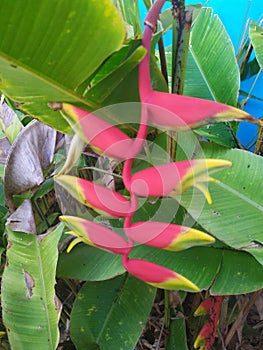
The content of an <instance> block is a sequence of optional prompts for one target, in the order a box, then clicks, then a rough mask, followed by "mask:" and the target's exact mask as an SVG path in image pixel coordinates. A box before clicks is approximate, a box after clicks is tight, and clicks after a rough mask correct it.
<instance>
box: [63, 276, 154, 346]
mask: <svg viewBox="0 0 263 350" xmlns="http://www.w3.org/2000/svg"><path fill="white" fill-rule="evenodd" d="M155 290H156V289H155V288H153V287H151V286H149V285H147V284H145V283H143V282H141V281H139V280H137V279H136V278H134V277H132V276H130V275H128V276H127V275H123V276H119V277H116V278H114V279H111V280H108V281H104V282H88V283H86V284H85V285H84V287H83V288H82V289H81V290H80V292H79V294H78V296H77V299H76V301H75V303H74V306H73V310H72V314H71V321H70V325H71V328H70V333H71V336H72V340H73V342H74V344H75V346H76V348H77V349H79V350H82V349H89V350H95V349H96V350H99V349H100V350H116V349H123V350H133V349H134V347H135V345H136V342H137V340H138V338H139V336H140V334H141V332H142V331H143V328H144V326H145V323H146V321H147V317H148V315H149V313H150V310H151V307H152V303H153V300H154V297H155Z"/></svg>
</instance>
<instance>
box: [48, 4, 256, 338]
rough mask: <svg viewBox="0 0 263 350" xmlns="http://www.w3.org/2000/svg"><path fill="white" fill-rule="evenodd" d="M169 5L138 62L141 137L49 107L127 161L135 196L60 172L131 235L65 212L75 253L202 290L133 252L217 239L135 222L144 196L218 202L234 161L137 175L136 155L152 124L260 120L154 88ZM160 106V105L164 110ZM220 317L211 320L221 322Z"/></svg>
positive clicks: (149, 279)
mask: <svg viewBox="0 0 263 350" xmlns="http://www.w3.org/2000/svg"><path fill="white" fill-rule="evenodd" d="M164 2H165V1H164V0H157V1H156V2H155V3H154V5H153V7H152V9H151V10H150V11H149V14H148V16H147V18H146V20H145V24H146V26H145V31H144V34H143V40H142V43H143V46H144V47H145V48H146V49H147V54H146V56H145V58H144V59H143V60H142V62H141V63H140V67H139V90H140V97H141V102H142V105H141V120H140V127H139V130H138V133H137V136H136V138H135V139H134V140H132V139H131V138H129V137H128V136H127V135H126V134H125V133H123V132H122V131H121V130H119V129H118V128H117V127H115V126H113V125H111V124H109V123H108V122H106V121H105V120H103V119H100V118H99V117H98V116H96V115H95V114H93V113H90V112H87V111H85V110H83V109H81V108H79V107H75V106H72V105H69V104H67V103H58V104H52V103H51V104H50V106H53V108H57V109H61V110H62V111H63V113H64V115H65V118H66V119H67V120H68V121H69V123H70V124H71V125H72V127H74V128H75V130H76V132H77V133H78V134H79V136H80V137H81V138H82V139H83V140H85V141H86V142H88V143H89V144H90V145H91V147H93V148H94V149H95V150H96V151H97V152H98V153H99V154H100V153H101V152H102V153H103V155H104V156H108V157H110V158H114V159H117V160H124V159H125V162H124V167H123V182H124V185H125V187H126V189H127V190H128V191H129V192H130V199H127V198H126V197H124V196H122V195H121V194H119V193H118V192H115V191H112V190H110V189H108V188H106V187H104V186H101V185H99V184H97V183H95V182H92V181H88V180H84V179H80V178H77V177H74V176H69V175H60V174H59V175H57V176H56V178H55V179H56V182H57V183H58V184H59V185H61V186H63V187H64V188H65V189H67V190H68V192H69V193H70V194H71V195H72V196H73V197H75V198H76V199H77V200H79V201H80V202H81V203H83V204H85V205H87V206H88V207H90V208H93V209H94V210H95V211H97V212H98V213H103V215H106V216H108V217H110V218H111V217H113V218H124V224H123V228H124V232H125V234H126V236H127V240H126V239H124V238H123V237H121V236H120V235H118V233H116V232H114V231H112V230H111V229H109V228H106V227H103V226H101V225H100V224H97V223H93V222H90V221H87V220H84V219H81V218H76V217H70V216H62V217H61V220H62V221H64V222H65V223H66V224H67V225H68V227H69V228H70V230H71V231H73V235H74V236H75V237H77V238H76V239H75V241H73V242H72V244H71V245H70V246H69V250H70V249H71V248H72V247H73V246H74V245H75V244H77V243H78V242H84V243H87V244H89V245H92V246H95V247H98V248H101V249H106V250H108V251H110V252H112V253H115V254H120V255H122V263H123V266H124V267H125V269H126V270H127V271H128V272H129V273H130V274H132V275H134V276H135V277H137V278H139V279H141V280H142V281H144V282H146V283H149V284H151V285H154V286H156V287H160V288H164V289H184V290H187V291H198V290H199V288H198V287H197V286H196V285H195V284H194V283H193V282H191V281H189V280H188V279H187V278H185V277H183V276H182V275H180V274H178V273H177V272H175V271H172V270H169V269H167V268H166V267H163V266H159V265H156V264H154V263H153V262H149V261H146V260H142V259H131V258H130V257H129V254H130V252H131V251H132V250H133V247H134V244H135V242H138V243H141V244H146V245H149V246H153V247H155V248H159V249H165V250H170V251H178V250H182V249H187V248H189V247H192V246H194V245H200V244H211V243H213V242H214V238H213V237H211V236H210V235H208V234H206V233H204V232H201V231H199V230H195V229H192V228H187V227H184V226H179V225H175V224H170V223H164V222H148V221H147V222H137V223H133V217H134V214H135V212H136V211H137V210H138V197H139V196H142V197H147V196H158V197H163V196H174V195H177V194H180V193H182V192H184V191H186V190H187V189H188V188H189V187H191V186H195V187H197V188H198V189H199V190H201V191H202V192H203V194H204V195H205V197H206V199H207V201H208V203H211V196H210V194H209V192H208V190H207V188H206V186H205V185H206V183H207V182H209V181H216V180H215V179H213V178H212V177H211V176H210V175H209V173H211V172H214V171H218V170H222V169H224V168H227V167H229V166H231V163H230V162H229V161H225V160H221V159H197V160H187V161H182V162H173V163H169V164H164V165H159V166H155V167H151V168H148V169H144V170H142V171H139V172H137V173H135V174H133V173H132V164H133V160H134V157H135V156H136V154H137V153H139V152H140V151H141V149H142V147H143V146H144V143H145V140H146V137H147V130H148V124H150V122H152V123H155V124H157V125H161V126H164V127H167V128H172V129H173V128H176V129H177V128H178V127H181V126H185V125H190V126H199V125H201V124H204V123H208V122H211V120H213V121H222V120H232V119H244V120H251V121H253V122H254V119H253V118H252V117H251V116H249V115H247V114H246V113H244V112H242V111H239V110H238V109H235V108H233V107H229V106H226V105H223V104H219V103H217V102H211V101H205V100H200V99H195V98H191V97H184V96H177V95H173V94H168V93H161V92H156V91H153V90H152V88H151V81H150V68H149V52H150V42H151V38H152V31H153V30H154V27H155V24H156V21H157V17H158V15H159V12H160V10H161V8H162V6H163V4H164ZM155 107H158V108H157V109H158V113H157V109H156V108H155ZM216 317H217V316H216ZM216 317H214V318H213V319H212V318H211V319H212V320H213V321H214V320H215V319H216ZM204 332H206V330H205V331H204ZM197 344H199V343H197Z"/></svg>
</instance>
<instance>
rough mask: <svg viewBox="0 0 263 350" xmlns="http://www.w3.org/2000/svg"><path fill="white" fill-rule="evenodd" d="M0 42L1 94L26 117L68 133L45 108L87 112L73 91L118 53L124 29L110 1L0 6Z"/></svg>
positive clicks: (30, 2)
mask: <svg viewBox="0 0 263 350" xmlns="http://www.w3.org/2000/svg"><path fill="white" fill-rule="evenodd" d="M7 14H8V15H7ZM21 14H23V15H22V18H21ZM113 23H114V25H112V24H113ZM94 28H100V30H95V29H94ZM0 36H1V43H0V71H1V73H0V77H1V85H0V88H1V90H2V91H3V92H4V93H5V94H6V95H7V96H9V97H12V98H13V99H14V100H16V101H18V102H22V103H25V102H26V104H24V105H23V107H22V108H23V109H24V110H25V111H26V112H28V113H31V114H33V115H34V116H37V117H38V118H40V119H41V120H43V121H45V122H47V123H49V124H51V125H53V126H56V128H57V129H59V130H61V131H67V132H68V131H69V128H68V126H67V123H66V122H65V121H64V119H63V118H62V117H61V116H60V114H59V113H58V112H53V113H52V112H51V111H50V110H49V108H48V107H47V102H50V101H68V102H75V103H76V102H77V101H80V100H81V101H82V102H83V103H84V104H86V105H88V106H89V102H88V101H87V100H85V99H83V98H82V97H81V95H79V94H78V92H77V89H78V87H79V86H80V85H81V84H82V82H83V81H85V80H86V79H87V78H88V77H89V76H90V75H92V74H93V73H94V71H95V70H96V69H97V68H98V66H99V65H100V64H101V63H102V62H103V61H104V60H105V59H106V58H107V57H108V56H109V55H110V54H111V53H112V52H114V51H116V50H118V49H119V48H120V47H121V45H122V43H123V41H124V38H125V26H124V23H123V21H122V19H121V16H120V15H119V13H118V11H117V9H116V8H115V7H114V5H113V4H112V2H111V1H109V0H102V1H99V2H97V1H94V0H91V1H81V0H76V1H74V2H72V1H66V2H65V1H57V2H55V3H53V2H52V3H47V2H46V1H44V0H42V1H40V2H39V1H38V2H35V1H34V0H30V1H28V2H27V3H26V4H25V3H22V2H21V1H12V2H10V1H8V0H7V1H3V2H2V3H1V14H0ZM80 38H81V40H80ZM98 43H101V44H100V45H98ZM76 62H77V64H76ZM51 114H52V118H53V121H52V120H51V119H50V115H51ZM54 119H55V121H54Z"/></svg>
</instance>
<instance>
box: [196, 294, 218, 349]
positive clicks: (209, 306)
mask: <svg viewBox="0 0 263 350" xmlns="http://www.w3.org/2000/svg"><path fill="white" fill-rule="evenodd" d="M222 301H223V297H222V296H210V297H209V298H208V299H205V300H204V301H203V302H202V303H201V304H200V306H199V307H198V308H197V310H196V311H195V316H201V315H205V314H209V320H208V321H207V322H206V323H205V325H204V326H203V328H202V329H201V331H200V333H199V335H198V337H197V338H196V340H195V343H194V347H195V349H197V348H200V350H209V349H210V348H211V346H212V345H213V344H214V341H215V336H216V329H217V324H218V320H219V316H220V309H221V305H222Z"/></svg>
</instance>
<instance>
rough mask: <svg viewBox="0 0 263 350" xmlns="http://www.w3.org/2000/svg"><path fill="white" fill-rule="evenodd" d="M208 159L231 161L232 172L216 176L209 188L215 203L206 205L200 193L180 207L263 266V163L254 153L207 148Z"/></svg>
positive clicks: (186, 196) (189, 196)
mask: <svg viewBox="0 0 263 350" xmlns="http://www.w3.org/2000/svg"><path fill="white" fill-rule="evenodd" d="M203 150H204V152H205V156H206V157H212V156H215V157H218V158H223V159H226V160H230V161H231V162H232V163H233V166H232V168H229V169H228V170H225V171H223V172H221V173H218V174H216V175H215V176H214V178H216V179H217V180H218V181H217V182H215V183H211V184H210V185H209V191H210V193H211V196H212V199H213V203H212V204H211V205H207V204H206V203H203V207H202V210H201V211H200V203H202V202H201V201H202V199H201V195H200V193H197V192H196V193H195V194H194V196H195V197H194V198H195V201H194V202H192V204H191V208H189V203H190V201H191V200H192V193H191V192H190V191H189V192H188V193H187V192H185V193H184V195H183V196H182V198H181V201H180V203H181V204H182V205H183V206H184V207H185V208H188V210H189V213H190V215H192V216H193V217H194V218H195V219H196V220H197V222H198V223H199V224H201V225H202V226H203V227H204V228H205V229H206V230H207V231H208V232H209V233H211V234H212V235H214V236H215V237H216V238H218V239H220V240H221V241H223V242H224V243H226V244H227V245H229V246H230V247H233V248H235V249H240V250H242V251H248V252H249V253H251V254H253V255H254V257H255V258H256V259H257V260H258V261H259V262H260V263H261V264H263V248H262V247H263V234H262V225H263V215H262V213H263V197H262V191H261V190H259V189H260V187H261V186H262V169H263V159H262V157H260V156H257V155H255V154H252V153H250V152H246V151H242V150H238V149H232V150H228V149H225V148H218V147H213V146H211V145H209V144H204V147H203Z"/></svg>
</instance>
